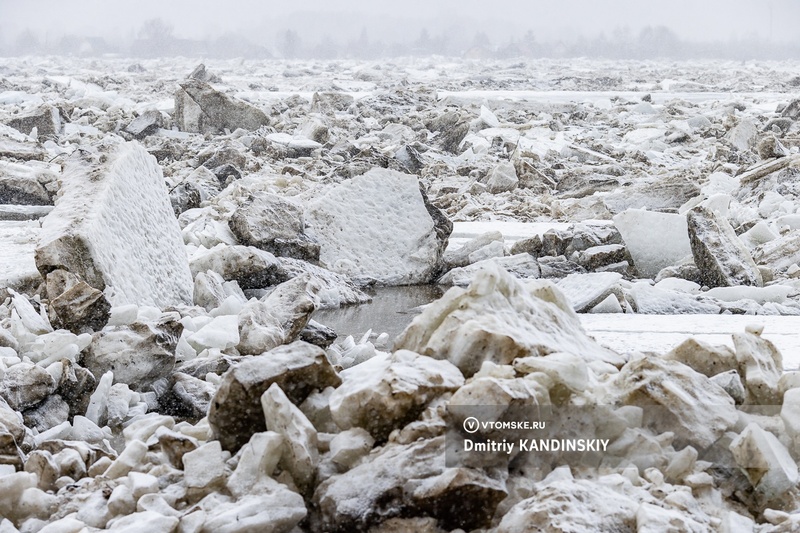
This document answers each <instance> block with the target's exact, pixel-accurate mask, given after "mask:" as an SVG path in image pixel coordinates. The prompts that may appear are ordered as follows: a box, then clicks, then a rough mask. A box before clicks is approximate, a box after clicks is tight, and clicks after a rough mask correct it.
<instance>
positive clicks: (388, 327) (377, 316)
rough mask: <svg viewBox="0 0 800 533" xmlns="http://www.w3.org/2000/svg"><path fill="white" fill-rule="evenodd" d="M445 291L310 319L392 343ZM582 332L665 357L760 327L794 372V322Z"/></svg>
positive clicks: (638, 319) (797, 358) (690, 323)
mask: <svg viewBox="0 0 800 533" xmlns="http://www.w3.org/2000/svg"><path fill="white" fill-rule="evenodd" d="M444 290H446V287H439V286H436V285H415V286H407V287H383V288H379V289H376V291H375V293H374V296H373V301H372V303H369V304H364V305H358V306H349V307H344V308H341V309H332V310H325V311H317V312H316V313H315V314H314V320H316V321H318V322H321V323H323V324H325V325H326V326H329V327H331V328H333V329H334V330H335V331H336V332H337V333H338V334H339V337H340V338H344V337H346V336H347V335H352V336H353V337H354V339H355V340H356V341H358V340H359V339H360V338H361V337H362V336H363V335H364V334H365V333H366V332H367V331H368V330H370V329H371V330H372V333H373V335H372V338H373V339H374V338H375V336H377V335H379V334H380V333H383V332H386V333H388V335H389V338H390V341H389V345H390V346H391V342H392V340H393V339H394V338H395V337H397V335H399V334H400V333H401V332H402V331H403V329H405V327H406V326H407V325H408V324H409V323H410V322H411V320H412V319H413V318H414V317H415V316H416V315H417V314H418V313H419V312H420V306H422V305H425V304H427V303H429V302H431V301H433V300H435V299H437V298H439V297H440V296H441V295H442V294H443V293H444ZM578 316H579V317H580V319H581V323H582V324H583V327H584V329H585V330H586V331H587V332H588V333H589V335H591V336H592V337H594V338H595V339H596V340H597V341H598V342H599V343H600V344H602V345H603V346H606V347H608V348H611V349H612V350H615V351H617V352H620V353H630V352H634V351H647V352H656V353H666V352H667V351H669V350H670V349H671V348H673V347H674V346H676V345H677V344H679V343H680V342H682V341H683V340H685V339H686V338H687V337H690V336H694V337H696V338H699V339H701V340H704V341H707V342H710V343H712V344H726V345H728V346H731V347H733V342H732V340H731V334H733V333H740V332H742V331H744V328H745V326H747V325H748V324H761V325H763V326H764V332H763V334H762V335H763V337H764V338H766V339H769V340H770V341H772V342H773V343H774V344H775V346H777V348H778V349H779V350H780V352H781V354H782V355H783V366H784V370H797V369H798V368H800V317H795V316H761V315H759V316H752V315H637V314H582V315H578Z"/></svg>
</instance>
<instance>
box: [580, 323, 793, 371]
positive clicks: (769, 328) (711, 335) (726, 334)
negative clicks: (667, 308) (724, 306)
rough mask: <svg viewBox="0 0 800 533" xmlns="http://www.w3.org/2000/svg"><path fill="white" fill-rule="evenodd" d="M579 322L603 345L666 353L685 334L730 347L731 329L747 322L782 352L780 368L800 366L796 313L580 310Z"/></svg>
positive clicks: (735, 330) (738, 330)
mask: <svg viewBox="0 0 800 533" xmlns="http://www.w3.org/2000/svg"><path fill="white" fill-rule="evenodd" d="M578 316H580V319H581V323H582V324H583V327H584V328H585V329H586V331H587V333H589V335H591V336H592V337H594V338H595V340H597V342H599V343H600V344H602V345H603V346H606V347H608V348H611V349H612V350H614V351H617V352H622V353H625V352H632V351H652V352H656V353H661V354H663V353H666V352H668V351H669V350H671V349H672V348H673V347H675V346H676V345H677V344H680V343H681V342H682V341H684V340H685V339H686V338H688V337H696V338H698V339H700V340H703V341H706V342H709V343H712V344H725V345H728V346H730V347H733V341H732V339H731V334H732V333H741V332H743V331H744V328H745V326H747V325H748V324H761V325H763V326H764V332H763V333H762V336H763V337H764V338H765V339H768V340H770V341H772V343H773V344H775V346H776V347H777V348H778V350H780V352H781V354H782V355H783V368H784V370H796V369H798V368H800V334H798V333H797V332H798V331H800V317H796V316H763V315H758V316H753V315H636V314H624V315H622V314H605V315H601V314H596V315H593V314H584V315H578Z"/></svg>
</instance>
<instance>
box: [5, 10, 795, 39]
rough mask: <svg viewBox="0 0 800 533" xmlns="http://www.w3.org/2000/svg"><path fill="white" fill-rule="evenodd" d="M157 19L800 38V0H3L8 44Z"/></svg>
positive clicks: (383, 33)
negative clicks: (661, 30) (648, 29)
mask: <svg viewBox="0 0 800 533" xmlns="http://www.w3.org/2000/svg"><path fill="white" fill-rule="evenodd" d="M320 14H322V15H324V16H320ZM155 17H160V18H163V19H164V20H165V21H167V22H168V23H170V24H171V25H172V26H173V27H174V30H175V36H176V37H183V38H189V39H200V38H208V37H216V36H219V35H220V34H222V33H224V32H226V31H235V32H240V33H241V34H242V35H243V36H246V37H247V38H250V39H253V38H254V37H256V38H257V37H258V36H259V35H265V34H268V33H269V32H270V31H272V30H274V31H275V32H277V31H280V30H285V29H293V30H296V31H298V32H299V33H300V34H301V35H303V37H305V38H308V37H312V38H313V37H314V36H315V35H317V36H319V37H320V38H321V37H322V36H323V35H330V36H331V37H333V38H334V39H348V38H354V37H357V36H358V35H359V34H360V33H361V31H362V30H363V29H364V28H366V31H367V34H368V35H369V36H370V38H373V39H375V38H382V39H384V40H394V41H400V40H404V41H410V40H412V39H414V38H416V37H417V36H418V34H419V31H420V30H421V29H422V28H427V29H428V30H429V32H430V33H431V34H433V35H435V34H437V33H439V32H441V31H445V30H447V29H451V30H452V31H458V29H459V28H461V29H464V28H467V29H468V31H471V32H474V31H476V30H483V31H485V33H486V34H487V35H488V36H489V37H490V38H492V39H493V40H495V41H502V40H504V39H508V38H511V37H517V36H520V35H522V34H524V33H525V31H527V30H532V31H533V32H534V34H535V35H536V36H537V37H540V38H541V39H553V38H557V37H559V36H566V37H568V38H571V37H573V36H574V35H575V34H577V33H581V34H584V35H586V36H589V37H592V36H596V35H598V34H600V33H605V34H606V35H611V33H612V32H613V31H614V29H615V28H620V27H627V28H629V29H630V30H631V31H633V32H637V31H639V30H641V28H643V27H645V26H647V25H651V26H656V25H663V26H667V27H669V28H670V29H672V30H673V31H674V32H675V33H676V34H677V35H678V36H679V37H681V38H683V39H688V40H727V39H729V38H748V37H759V38H761V39H764V40H767V39H770V38H771V39H772V40H773V41H776V42H798V41H800V31H798V28H800V0H705V1H704V0H670V1H667V2H652V1H645V0H561V1H555V0H551V1H545V0H529V1H523V0H488V1H487V0H440V1H436V0H401V1H394V2H382V1H380V0H347V1H336V0H291V1H281V2H277V1H257V0H230V1H222V0H219V1H213V0H137V1H115V0H74V1H69V0H0V32H2V34H1V35H2V39H3V40H5V41H9V40H13V39H14V38H15V36H16V35H17V34H18V33H19V32H21V31H22V30H24V29H27V28H30V29H33V30H35V31H37V32H38V33H39V34H40V35H46V36H47V37H48V38H57V37H59V36H62V35H64V34H78V35H85V36H94V37H104V38H107V39H109V38H110V39H114V38H117V39H119V38H126V37H133V36H135V35H136V33H137V31H138V30H139V29H140V28H141V25H142V23H143V22H144V21H145V20H147V19H151V18H155Z"/></svg>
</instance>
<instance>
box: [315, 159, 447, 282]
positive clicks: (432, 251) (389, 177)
mask: <svg viewBox="0 0 800 533" xmlns="http://www.w3.org/2000/svg"><path fill="white" fill-rule="evenodd" d="M304 217H305V222H306V232H307V233H308V234H309V235H310V236H311V237H312V238H314V239H316V241H317V242H318V243H319V244H320V263H321V264H322V265H323V266H324V267H326V268H328V269H330V270H333V271H334V272H338V273H340V274H346V275H350V276H369V277H372V278H375V279H377V280H378V281H379V282H381V283H385V284H389V285H401V284H409V283H421V282H426V281H428V280H429V278H430V275H431V273H432V269H433V268H434V267H435V263H436V262H437V259H438V256H437V253H438V252H437V249H438V245H439V244H438V242H437V240H436V234H435V233H434V225H433V219H432V218H431V216H430V215H429V214H428V211H427V210H426V209H425V205H424V203H423V201H422V195H421V194H420V192H419V184H418V181H417V178H416V177H415V176H411V175H409V174H402V173H399V172H395V171H391V170H385V169H380V168H375V169H372V170H370V171H369V172H367V173H366V174H362V175H361V176H358V177H355V178H353V179H350V180H348V181H346V182H344V183H342V184H340V185H337V186H335V187H333V188H331V189H328V191H327V192H326V193H325V194H324V195H323V196H321V197H319V198H317V199H315V200H313V201H312V202H310V203H309V205H308V207H307V209H306V211H305V214H304Z"/></svg>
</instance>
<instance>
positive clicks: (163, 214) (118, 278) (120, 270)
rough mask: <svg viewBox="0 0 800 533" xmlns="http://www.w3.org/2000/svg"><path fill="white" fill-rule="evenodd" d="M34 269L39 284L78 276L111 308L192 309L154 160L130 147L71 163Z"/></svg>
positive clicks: (176, 230)
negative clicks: (64, 273) (41, 279)
mask: <svg viewBox="0 0 800 533" xmlns="http://www.w3.org/2000/svg"><path fill="white" fill-rule="evenodd" d="M36 266H37V267H38V269H39V271H40V272H41V273H42V275H43V276H46V275H47V273H48V272H50V271H52V270H55V269H59V268H61V269H65V270H68V271H70V272H72V273H73V274H76V275H77V276H78V277H80V278H82V279H84V280H85V281H86V282H87V283H89V284H90V285H92V286H93V287H95V288H97V289H100V290H104V291H105V293H106V297H107V298H108V299H109V301H110V302H111V303H112V305H115V306H118V305H125V304H137V305H154V306H157V307H166V306H169V305H175V304H181V303H185V304H191V303H192V290H193V282H192V275H191V272H190V271H189V262H188V259H187V257H186V252H185V251H184V247H183V239H182V238H181V231H180V227H179V226H178V221H177V220H176V219H175V215H174V214H173V212H172V207H171V205H170V202H169V197H168V196H167V191H166V187H165V185H164V178H163V176H162V174H161V168H160V167H159V165H158V163H157V162H156V159H155V157H153V156H151V155H150V154H148V153H147V151H146V150H145V149H144V148H142V146H140V145H139V144H138V143H135V142H130V143H121V144H119V145H117V146H114V147H112V148H110V149H109V150H108V153H103V154H100V155H99V156H95V157H90V158H87V157H83V158H81V159H78V158H77V157H75V158H74V159H73V160H72V161H71V162H70V164H68V165H67V168H66V169H65V172H64V177H63V185H62V192H61V196H60V198H59V199H58V200H57V202H56V207H55V209H54V210H53V211H52V212H51V213H50V214H49V215H48V216H47V217H46V218H45V219H44V223H43V225H42V233H41V237H40V241H39V247H38V248H37V250H36Z"/></svg>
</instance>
